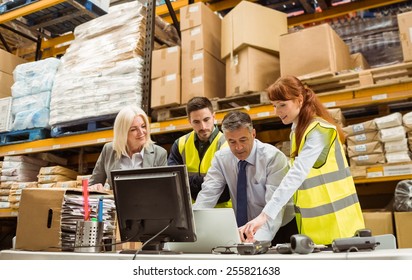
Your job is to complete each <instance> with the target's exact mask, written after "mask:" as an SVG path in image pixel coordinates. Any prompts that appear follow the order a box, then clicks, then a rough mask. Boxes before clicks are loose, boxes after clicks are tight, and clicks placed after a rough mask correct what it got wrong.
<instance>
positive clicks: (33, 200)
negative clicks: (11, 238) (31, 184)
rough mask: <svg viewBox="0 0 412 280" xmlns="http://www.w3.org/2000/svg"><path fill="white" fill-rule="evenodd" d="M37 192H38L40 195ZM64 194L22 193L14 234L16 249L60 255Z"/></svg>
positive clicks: (44, 192)
mask: <svg viewBox="0 0 412 280" xmlns="http://www.w3.org/2000/svg"><path fill="white" fill-rule="evenodd" d="M39 190H40V191H39ZM65 193H66V192H65V190H57V189H55V190H48V189H47V190H41V189H24V190H23V191H22V195H21V200H20V207H19V217H18V222H17V231H16V249H22V250H45V251H60V250H59V249H57V248H58V247H61V216H62V205H63V198H64V194H65Z"/></svg>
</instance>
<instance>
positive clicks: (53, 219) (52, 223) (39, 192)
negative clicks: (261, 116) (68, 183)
mask: <svg viewBox="0 0 412 280" xmlns="http://www.w3.org/2000/svg"><path fill="white" fill-rule="evenodd" d="M67 193H72V194H77V195H81V193H82V192H81V190H76V189H75V190H73V189H57V188H55V189H40V188H30V189H23V191H22V194H21V199H20V208H19V216H18V220H17V230H16V249H21V250H35V251H61V250H62V216H63V201H64V200H65V195H66V194H67ZM101 196H102V193H99V194H98V197H101ZM90 197H92V194H91V196H90ZM95 201H96V204H95V205H93V204H92V203H90V208H91V209H92V212H93V209H94V213H95V212H96V211H95V210H96V207H97V201H98V198H96V199H95ZM73 207H74V206H73ZM77 207H79V206H77ZM81 210H82V209H78V211H81ZM105 211H109V212H108V213H111V214H110V215H112V217H111V219H112V220H111V222H112V223H114V219H115V216H114V212H113V211H114V209H105ZM104 221H105V223H108V222H109V221H107V220H104ZM114 234H115V232H114V231H113V233H110V231H109V232H108V235H113V236H114ZM105 235H106V232H105Z"/></svg>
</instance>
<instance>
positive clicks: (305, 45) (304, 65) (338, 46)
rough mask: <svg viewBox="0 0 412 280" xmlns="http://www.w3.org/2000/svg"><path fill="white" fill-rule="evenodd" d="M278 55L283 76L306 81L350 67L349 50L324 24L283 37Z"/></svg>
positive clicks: (327, 25) (330, 28)
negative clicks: (297, 77)
mask: <svg viewBox="0 0 412 280" xmlns="http://www.w3.org/2000/svg"><path fill="white" fill-rule="evenodd" d="M280 54H281V55H280V67H281V74H282V76H284V75H294V76H300V77H301V78H302V79H306V78H310V77H315V76H318V75H323V74H325V73H335V72H339V71H342V70H348V69H350V67H351V58H350V53H349V47H348V46H347V45H346V44H345V42H344V41H343V40H342V39H341V38H340V37H339V35H338V34H337V33H336V32H335V31H334V30H333V29H332V27H330V26H329V24H327V23H325V24H321V25H318V26H314V27H309V28H305V29H302V30H300V31H297V32H294V33H289V34H285V35H282V36H281V37H280Z"/></svg>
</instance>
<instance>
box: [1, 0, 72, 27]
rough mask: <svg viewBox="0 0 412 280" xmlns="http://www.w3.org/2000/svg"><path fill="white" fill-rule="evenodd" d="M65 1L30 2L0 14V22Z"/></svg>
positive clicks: (45, 0)
mask: <svg viewBox="0 0 412 280" xmlns="http://www.w3.org/2000/svg"><path fill="white" fill-rule="evenodd" d="M62 2H66V0H41V1H37V2H33V3H30V4H29V5H26V6H23V7H20V8H18V9H15V10H12V11H10V12H7V13H4V14H2V15H0V23H5V22H8V21H11V20H14V19H17V18H19V17H23V16H26V15H29V14H32V13H34V12H37V11H41V10H44V9H47V8H50V7H52V6H54V5H57V4H60V3H62Z"/></svg>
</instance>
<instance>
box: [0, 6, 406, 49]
mask: <svg viewBox="0 0 412 280" xmlns="http://www.w3.org/2000/svg"><path fill="white" fill-rule="evenodd" d="M19 1H20V2H21V3H22V5H26V4H27V3H31V2H37V1H36V0H14V3H18V2H19ZM129 1H131V0H111V5H116V4H120V3H124V2H129ZM132 1H136V0H132ZM139 1H140V2H145V0H139ZM249 1H252V2H256V3H259V4H261V5H264V6H267V7H269V8H272V9H276V10H279V11H282V12H284V13H287V14H288V16H289V20H290V21H291V22H292V20H293V19H294V18H302V17H305V16H314V15H315V16H317V17H318V15H322V14H327V13H328V12H330V11H331V10H337V9H340V10H342V11H344V10H345V8H344V7H345V6H346V7H350V8H351V9H356V7H357V6H359V7H368V6H370V7H372V6H376V7H378V6H383V5H388V4H394V3H402V2H411V1H401V0H249ZM3 2H6V1H3ZM61 2H62V3H59V4H57V5H56V6H53V7H52V8H54V7H58V6H63V8H62V10H61V11H60V10H59V11H58V12H56V11H51V12H50V13H52V12H53V13H54V14H58V15H59V16H60V19H62V20H60V21H59V19H58V18H53V19H51V18H50V16H48V15H44V13H43V14H41V15H40V16H37V15H35V16H33V14H31V15H27V16H24V17H23V18H18V19H15V20H10V21H2V15H5V13H7V12H9V11H2V10H1V9H0V48H1V49H4V50H7V51H9V52H13V53H15V54H17V55H20V56H22V55H21V54H25V53H28V52H33V53H34V52H35V50H36V41H37V40H38V38H39V37H41V38H53V37H56V36H60V35H62V34H63V33H66V32H71V31H73V29H74V28H75V26H76V24H77V25H79V24H81V23H83V22H85V21H88V20H91V19H93V15H92V14H91V13H90V12H89V11H84V10H81V9H80V8H79V5H77V4H76V2H81V0H67V1H61ZM164 2H165V1H164V0H160V1H156V3H157V4H163V3H164ZM171 2H172V4H174V5H175V4H180V6H182V5H186V3H188V2H193V1H190V0H188V1H182V0H175V1H173V0H171ZM173 2H175V3H173ZM196 2H197V1H196ZM202 2H205V4H206V5H209V6H210V8H211V9H212V10H214V11H216V12H218V13H220V14H221V15H222V16H224V15H225V14H226V13H227V12H229V11H230V10H231V8H233V7H234V6H235V5H236V4H237V3H239V2H240V0H220V1H216V0H210V1H205V0H202ZM75 4H76V5H75ZM15 6H16V5H14V6H13V8H12V9H16V7H15ZM72 6H73V7H74V8H73V7H72ZM176 6H178V5H176ZM0 7H1V6H0ZM163 7H165V5H163ZM177 10H178V8H177ZM2 12H3V13H2ZM41 12H43V11H38V12H36V13H41ZM76 16H79V17H76ZM38 18H40V19H42V20H43V21H42V22H38V23H36V24H34V25H32V26H29V27H28V24H27V22H31V21H33V20H34V19H36V20H37V19H38ZM63 19H64V22H63V23H64V24H62V21H63ZM51 23H53V25H51ZM48 24H49V25H48ZM57 24H60V25H57ZM54 27H57V28H54Z"/></svg>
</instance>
